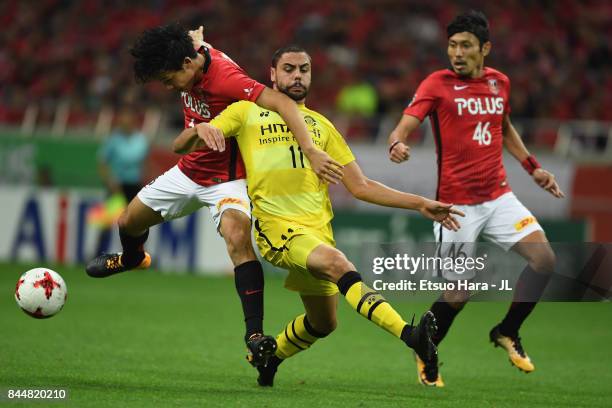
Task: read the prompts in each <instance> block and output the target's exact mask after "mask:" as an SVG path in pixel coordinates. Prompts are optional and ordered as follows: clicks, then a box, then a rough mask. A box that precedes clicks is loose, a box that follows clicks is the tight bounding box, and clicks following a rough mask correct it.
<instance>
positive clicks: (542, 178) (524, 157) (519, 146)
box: [503, 115, 565, 198]
mask: <svg viewBox="0 0 612 408" xmlns="http://www.w3.org/2000/svg"><path fill="white" fill-rule="evenodd" d="M503 134H504V146H505V147H506V149H508V151H509V152H510V153H511V154H512V156H514V158H515V159H516V160H518V161H519V162H520V163H521V165H522V166H523V167H524V168H525V170H526V171H527V172H528V173H529V174H530V175H531V177H532V178H533V181H535V183H536V184H537V185H539V186H540V187H542V188H543V189H544V190H546V191H548V192H549V193H550V194H552V195H553V196H555V197H557V198H563V197H565V194H564V193H563V191H561V188H559V184H557V181H556V180H555V176H554V174H552V173H550V172H549V171H547V170H544V169H543V168H541V167H540V164H539V163H538V162H537V160H536V159H535V157H534V156H533V155H531V154H529V151H528V150H527V147H525V144H524V143H523V140H522V139H521V136H520V135H519V134H518V132H517V131H516V129H515V128H514V126H513V125H512V122H511V121H510V117H509V116H508V115H506V116H505V117H504V122H503Z"/></svg>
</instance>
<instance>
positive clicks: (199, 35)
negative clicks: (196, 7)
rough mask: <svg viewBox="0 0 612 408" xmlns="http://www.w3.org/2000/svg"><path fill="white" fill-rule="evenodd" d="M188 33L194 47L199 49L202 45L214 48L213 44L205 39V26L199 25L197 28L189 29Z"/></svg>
mask: <svg viewBox="0 0 612 408" xmlns="http://www.w3.org/2000/svg"><path fill="white" fill-rule="evenodd" d="M187 33H188V34H189V36H190V37H191V42H192V43H193V48H195V49H196V50H199V49H200V47H201V46H202V45H204V46H206V47H208V48H212V45H210V44H209V43H207V42H206V41H204V26H200V27H198V29H197V30H189V31H188V32H187Z"/></svg>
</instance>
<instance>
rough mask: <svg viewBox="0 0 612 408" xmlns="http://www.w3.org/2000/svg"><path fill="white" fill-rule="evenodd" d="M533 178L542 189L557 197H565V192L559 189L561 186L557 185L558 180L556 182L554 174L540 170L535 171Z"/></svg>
mask: <svg viewBox="0 0 612 408" xmlns="http://www.w3.org/2000/svg"><path fill="white" fill-rule="evenodd" d="M531 177H533V181H535V182H536V184H537V185H538V186H540V187H542V188H543V189H544V190H546V191H548V192H549V193H550V194H552V195H554V196H555V197H557V198H563V197H565V193H563V191H561V189H560V188H559V184H557V180H555V176H554V175H553V174H552V173H550V172H548V171H546V170H544V169H542V168H539V169H535V171H534V172H533V174H532V176H531Z"/></svg>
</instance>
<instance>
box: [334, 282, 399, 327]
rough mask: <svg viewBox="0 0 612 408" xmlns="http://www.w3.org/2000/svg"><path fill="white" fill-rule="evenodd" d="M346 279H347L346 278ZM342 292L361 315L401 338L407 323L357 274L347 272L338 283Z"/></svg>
mask: <svg viewBox="0 0 612 408" xmlns="http://www.w3.org/2000/svg"><path fill="white" fill-rule="evenodd" d="M345 277H346V278H345ZM338 287H339V288H340V292H342V294H344V297H345V298H346V301H347V302H348V303H349V304H350V305H351V307H352V308H353V309H355V310H356V311H357V312H358V313H359V314H360V315H362V316H363V317H365V318H367V319H368V320H371V321H372V322H373V323H374V324H376V325H377V326H380V327H382V328H383V329H385V330H386V331H388V332H389V333H391V334H393V335H394V336H395V337H401V334H402V330H403V329H404V327H405V326H406V322H405V321H404V319H402V317H401V316H400V315H399V313H397V312H396V311H395V309H393V307H392V306H391V305H390V304H389V303H387V301H386V300H385V298H384V297H383V296H382V295H381V294H380V293H378V292H376V291H374V290H373V289H371V288H369V287H368V286H367V285H366V284H365V283H363V282H362V281H361V276H360V275H359V274H358V273H357V272H347V273H346V274H345V275H344V276H343V277H342V278H340V281H338Z"/></svg>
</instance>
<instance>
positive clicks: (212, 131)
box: [172, 122, 225, 154]
mask: <svg viewBox="0 0 612 408" xmlns="http://www.w3.org/2000/svg"><path fill="white" fill-rule="evenodd" d="M204 146H206V147H208V148H209V149H212V150H215V151H224V150H225V139H224V137H223V133H222V132H221V131H220V130H219V129H217V128H215V127H214V126H211V125H209V124H208V123H205V122H203V123H199V124H198V125H196V126H195V127H190V128H186V129H185V130H183V131H182V132H181V133H180V134H179V135H178V136H177V137H176V139H174V142H173V143H172V150H173V151H174V153H178V154H186V153H190V152H192V151H194V150H197V149H201V148H202V147H204Z"/></svg>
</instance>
